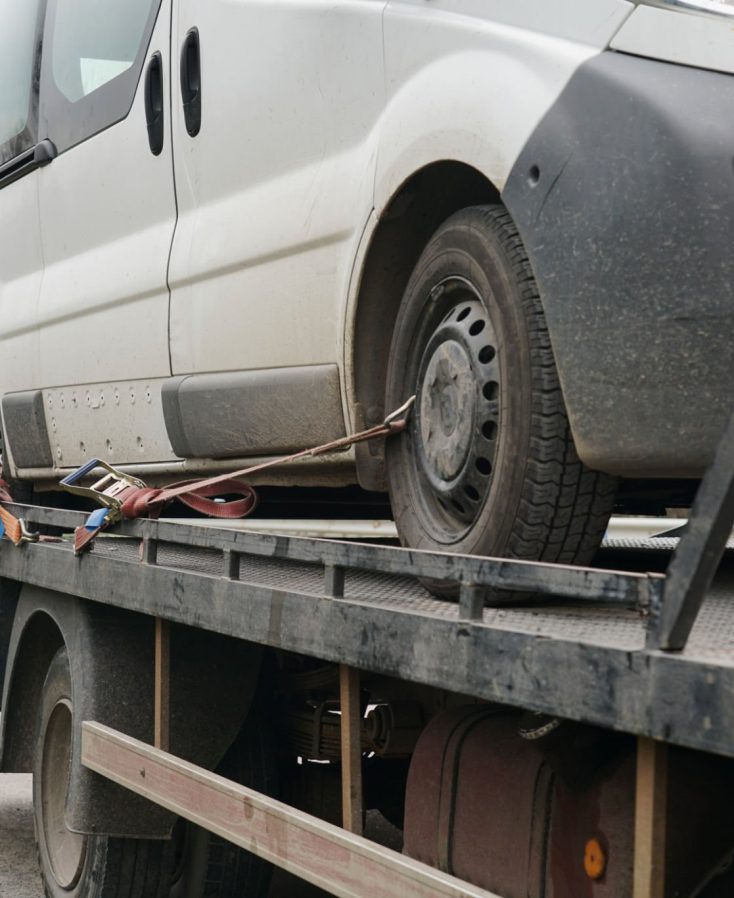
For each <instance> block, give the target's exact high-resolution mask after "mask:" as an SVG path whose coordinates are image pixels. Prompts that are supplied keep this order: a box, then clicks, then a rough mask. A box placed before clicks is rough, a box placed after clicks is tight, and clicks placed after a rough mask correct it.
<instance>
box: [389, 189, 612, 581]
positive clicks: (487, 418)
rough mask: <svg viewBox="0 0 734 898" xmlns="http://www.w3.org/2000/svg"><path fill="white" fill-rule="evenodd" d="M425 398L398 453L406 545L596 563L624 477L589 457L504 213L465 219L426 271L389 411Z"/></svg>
mask: <svg viewBox="0 0 734 898" xmlns="http://www.w3.org/2000/svg"><path fill="white" fill-rule="evenodd" d="M412 394H415V395H416V403H415V407H414V409H413V414H412V416H411V420H410V424H409V427H408V429H407V431H406V432H405V433H404V434H403V435H401V436H400V437H399V438H395V439H393V440H388V443H387V475H388V486H389V491H390V500H391V504H392V509H393V514H394V517H395V521H396V524H397V527H398V532H399V534H400V538H401V541H402V542H403V543H404V544H406V545H409V546H411V547H414V548H420V549H431V550H443V551H451V552H461V553H470V554H478V555H494V556H504V557H509V558H519V559H528V560H533V561H551V562H562V563H569V564H572V563H587V562H589V561H590V560H591V558H592V556H593V555H594V552H595V551H596V549H597V548H598V546H599V544H600V542H601V539H602V536H603V534H604V531H605V528H606V525H607V522H608V520H609V516H610V514H611V511H612V507H613V503H614V494H615V481H614V478H612V477H609V476H608V475H605V474H601V473H598V472H595V471H592V470H590V469H589V468H587V467H586V466H585V465H584V464H582V462H581V461H580V460H579V458H578V455H577V454H576V449H575V447H574V442H573V438H572V436H571V432H570V428H569V423H568V418H567V415H566V410H565V406H564V402H563V396H562V394H561V388H560V384H559V380H558V374H557V371H556V367H555V362H554V358H553V351H552V349H551V344H550V338H549V335H548V328H547V325H546V322H545V316H544V314H543V307H542V304H541V301H540V297H539V293H538V288H537V285H536V283H535V279H534V277H533V272H532V269H531V266H530V262H529V260H528V257H527V253H526V251H525V248H524V246H523V244H522V241H521V239H520V236H519V234H518V232H517V229H516V228H515V226H514V224H513V222H512V219H511V218H510V216H509V214H508V213H507V211H506V210H505V209H504V208H503V207H502V206H481V207H480V206H477V207H473V208H468V209H464V210H462V211H461V212H458V213H457V214H455V215H454V216H452V217H451V218H450V219H448V221H446V222H445V223H444V224H443V225H442V226H441V227H440V228H439V230H438V231H437V232H436V234H435V235H434V236H433V238H432V239H431V241H430V242H429V244H428V245H427V247H426V248H425V250H424V252H423V254H422V255H421V257H420V259H419V261H418V264H417V265H416V268H415V270H414V272H413V274H412V276H411V278H410V281H409V282H408V286H407V288H406V291H405V294H404V296H403V300H402V303H401V307H400V310H399V312H398V317H397V321H396V325H395V330H394V333H393V339H392V345H391V351H390V364H389V368H388V373H387V393H386V408H389V409H391V408H397V407H398V406H399V405H401V403H403V402H405V400H406V399H407V398H408V397H410V396H411V395H412ZM438 591H441V592H443V593H448V594H453V593H455V588H452V587H447V586H446V584H443V585H441V586H439V587H438Z"/></svg>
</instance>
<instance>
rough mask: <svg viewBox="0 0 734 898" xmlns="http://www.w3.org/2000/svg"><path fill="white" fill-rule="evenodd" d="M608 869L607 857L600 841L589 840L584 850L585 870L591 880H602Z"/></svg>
mask: <svg viewBox="0 0 734 898" xmlns="http://www.w3.org/2000/svg"><path fill="white" fill-rule="evenodd" d="M606 868H607V856H606V854H604V849H603V848H602V847H601V843H600V842H599V840H598V839H589V841H588V842H587V843H586V847H585V848H584V870H586V875H587V876H588V877H589V879H601V877H602V876H604V871H605V870H606Z"/></svg>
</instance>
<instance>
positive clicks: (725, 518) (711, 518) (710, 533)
mask: <svg viewBox="0 0 734 898" xmlns="http://www.w3.org/2000/svg"><path fill="white" fill-rule="evenodd" d="M733 526H734V411H733V412H732V414H731V416H730V418H729V423H728V424H727V426H726V429H725V430H724V433H723V435H722V437H721V440H720V441H719V445H718V446H717V448H716V454H715V456H714V460H713V463H712V464H711V467H710V468H709V469H708V471H707V472H706V475H705V476H704V478H703V480H702V481H701V485H700V486H699V488H698V491H697V493H696V498H695V500H694V503H693V508H692V509H691V516H690V518H689V519H688V526H687V527H686V529H685V532H684V533H683V535H682V536H681V538H680V542H679V543H678V548H677V549H676V550H675V553H674V555H673V558H672V560H671V562H670V564H669V565H668V570H667V572H666V577H665V585H664V588H663V600H662V602H661V603H660V606H659V608H657V609H653V613H652V614H651V616H650V624H649V627H648V632H647V648H648V649H663V650H664V651H681V650H682V649H684V648H685V645H686V643H687V641H688V637H689V636H690V634H691V630H692V629H693V625H694V623H695V622H696V618H697V617H698V613H699V611H700V610H701V605H702V604H703V600H704V598H705V597H706V593H707V592H708V590H709V587H710V586H711V581H712V580H713V578H714V575H715V574H716V571H717V569H718V567H719V563H720V561H721V558H722V555H723V554H724V550H725V549H726V543H727V541H728V539H729V536H730V535H731V532H732V527H733Z"/></svg>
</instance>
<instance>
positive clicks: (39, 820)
mask: <svg viewBox="0 0 734 898" xmlns="http://www.w3.org/2000/svg"><path fill="white" fill-rule="evenodd" d="M72 699H73V697H72V688H71V673H70V669H69V659H68V656H67V652H66V648H60V649H59V650H58V652H57V653H56V654H55V655H54V657H53V660H52V661H51V664H50V665H49V669H48V673H47V675H46V680H45V682H44V684H43V693H42V697H41V707H40V713H39V716H38V727H37V732H36V748H35V757H34V764H33V814H34V825H35V832H36V848H37V853H38V861H39V866H40V869H41V877H42V880H43V885H44V890H45V894H46V896H47V898H162V896H163V895H164V894H165V888H166V886H167V884H168V882H169V870H170V868H169V866H168V860H167V852H166V846H167V843H166V842H165V841H154V840H148V839H119V838H112V837H108V836H87V835H80V834H78V833H73V832H71V830H69V829H68V828H67V826H66V823H65V820H64V807H65V804H66V793H67V790H68V785H69V769H70V765H71V734H72V719H73V700H72Z"/></svg>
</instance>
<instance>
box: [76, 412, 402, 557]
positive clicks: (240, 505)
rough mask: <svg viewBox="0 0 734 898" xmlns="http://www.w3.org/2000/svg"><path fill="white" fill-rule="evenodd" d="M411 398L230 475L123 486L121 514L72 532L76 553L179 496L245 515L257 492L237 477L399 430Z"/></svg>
mask: <svg viewBox="0 0 734 898" xmlns="http://www.w3.org/2000/svg"><path fill="white" fill-rule="evenodd" d="M414 401H415V396H412V397H411V398H410V399H409V400H408V401H407V402H406V403H405V404H404V405H402V406H400V408H399V409H396V410H395V411H394V412H393V413H392V414H390V415H388V416H387V418H385V420H384V422H383V423H382V424H378V425H377V426H375V427H370V428H369V429H367V430H363V431H360V432H359V433H355V434H353V435H352V436H348V437H342V438H341V439H338V440H333V441H332V442H330V443H324V444H323V445H322V446H316V447H315V448H313V449H303V450H302V451H300V452H295V453H294V454H293V455H287V456H284V457H281V458H276V459H273V460H271V461H267V462H263V463H262V464H260V465H253V466H251V467H249V468H242V469H241V470H239V471H235V472H234V473H231V474H221V475H218V476H216V477H208V478H206V479H204V480H189V481H186V482H184V483H176V484H174V485H173V486H170V487H167V488H166V489H153V488H151V487H146V486H132V485H131V486H126V487H123V488H122V489H120V491H119V492H117V493H116V494H115V497H116V499H117V501H118V502H119V504H120V514H119V515H117V516H114V515H112V516H110V517H108V518H105V519H103V520H101V522H100V523H99V526H94V527H90V526H89V524H88V525H87V526H85V527H78V528H77V530H76V532H75V534H74V549H75V551H76V553H77V554H79V553H80V552H82V551H84V549H85V548H87V547H88V546H89V544H90V543H91V542H92V540H93V539H94V538H95V537H96V536H97V534H98V533H99V532H100V531H101V530H104V529H105V528H106V527H107V526H109V524H110V523H113V522H114V521H115V520H119V517H123V518H127V519H128V520H131V519H134V518H142V517H146V516H150V517H153V518H157V517H158V516H159V515H160V513H161V511H162V510H163V508H164V507H165V506H166V505H168V503H169V502H171V501H173V500H174V499H178V500H180V501H181V502H183V503H184V504H185V505H187V506H188V507H189V508H192V509H194V510H195V511H198V512H200V513H201V514H205V515H208V516H210V517H218V518H243V517H246V516H247V515H248V514H251V513H252V512H253V511H254V509H255V507H256V505H257V493H256V492H255V490H254V489H253V488H252V487H251V486H249V485H248V484H247V483H243V482H242V480H241V479H240V478H242V477H245V476H249V475H252V474H258V473H260V472H261V471H265V470H267V469H269V468H274V467H276V466H277V465H283V464H288V463H289V462H292V461H296V460H297V459H300V458H312V457H315V456H318V455H324V454H326V453H328V452H338V451H340V450H342V449H347V448H349V447H350V446H353V445H354V444H355V443H363V442H366V441H368V440H374V439H378V438H379V437H387V436H390V435H391V434H397V433H401V432H402V431H403V430H405V428H406V426H407V423H408V416H409V414H410V409H411V407H412V405H413V403H414ZM222 495H235V496H240V498H239V499H235V500H230V501H227V502H215V501H213V498H212V497H215V496H222Z"/></svg>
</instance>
